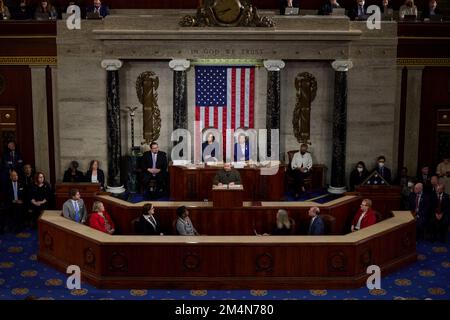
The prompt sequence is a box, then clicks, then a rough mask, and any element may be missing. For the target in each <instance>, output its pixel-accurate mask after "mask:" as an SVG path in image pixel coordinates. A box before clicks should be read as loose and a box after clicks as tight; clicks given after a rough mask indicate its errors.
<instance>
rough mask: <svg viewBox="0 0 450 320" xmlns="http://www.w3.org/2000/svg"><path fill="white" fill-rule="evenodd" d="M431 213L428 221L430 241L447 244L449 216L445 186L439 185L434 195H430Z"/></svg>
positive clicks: (449, 204)
mask: <svg viewBox="0 0 450 320" xmlns="http://www.w3.org/2000/svg"><path fill="white" fill-rule="evenodd" d="M432 197H433V198H432V200H433V212H432V216H431V219H430V220H431V221H430V231H431V240H432V241H436V240H438V241H440V242H443V243H446V242H447V233H448V220H449V216H450V198H449V195H448V193H445V185H444V184H443V183H439V184H438V185H437V191H436V193H434V194H432Z"/></svg>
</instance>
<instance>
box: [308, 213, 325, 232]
mask: <svg viewBox="0 0 450 320" xmlns="http://www.w3.org/2000/svg"><path fill="white" fill-rule="evenodd" d="M311 219H312V218H311ZM308 234H309V235H312V236H318V235H321V234H325V224H324V223H323V220H322V218H321V217H320V216H317V217H316V218H315V219H314V222H313V224H312V225H310V227H309V229H308Z"/></svg>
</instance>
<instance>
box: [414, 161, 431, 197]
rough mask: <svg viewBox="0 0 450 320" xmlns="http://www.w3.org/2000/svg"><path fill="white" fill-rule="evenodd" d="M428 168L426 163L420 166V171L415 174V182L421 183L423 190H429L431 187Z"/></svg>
mask: <svg viewBox="0 0 450 320" xmlns="http://www.w3.org/2000/svg"><path fill="white" fill-rule="evenodd" d="M429 171H430V168H429V167H428V166H427V165H424V166H422V167H421V168H420V173H419V174H418V175H417V179H416V180H417V182H420V183H421V184H423V190H424V191H425V192H430V191H431V189H432V186H431V176H430V174H429Z"/></svg>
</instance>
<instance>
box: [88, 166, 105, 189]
mask: <svg viewBox="0 0 450 320" xmlns="http://www.w3.org/2000/svg"><path fill="white" fill-rule="evenodd" d="M85 177H86V182H92V183H100V185H101V186H102V190H104V189H105V173H104V172H103V170H102V169H100V164H99V162H98V160H92V161H91V163H90V164H89V170H88V171H87V172H86V176H85Z"/></svg>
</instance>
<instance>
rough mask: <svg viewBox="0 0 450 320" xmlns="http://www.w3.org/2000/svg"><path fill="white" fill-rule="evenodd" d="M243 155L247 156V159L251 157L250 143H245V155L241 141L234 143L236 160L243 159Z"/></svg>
mask: <svg viewBox="0 0 450 320" xmlns="http://www.w3.org/2000/svg"><path fill="white" fill-rule="evenodd" d="M241 157H245V161H248V160H249V159H250V148H249V145H248V143H247V142H246V143H245V155H244V154H242V150H241V146H240V145H239V143H235V144H234V161H242V160H241Z"/></svg>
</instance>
